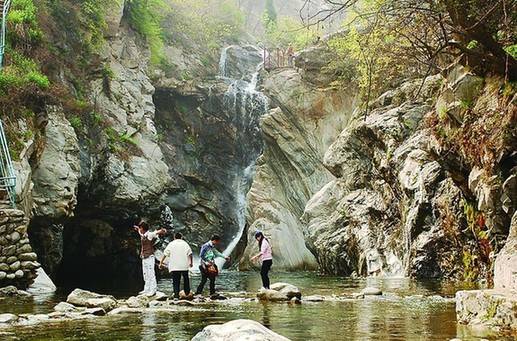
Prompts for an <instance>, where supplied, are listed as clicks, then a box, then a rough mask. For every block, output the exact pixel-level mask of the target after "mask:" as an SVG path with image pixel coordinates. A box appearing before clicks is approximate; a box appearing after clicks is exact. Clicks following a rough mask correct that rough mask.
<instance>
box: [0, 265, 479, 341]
mask: <svg viewBox="0 0 517 341" xmlns="http://www.w3.org/2000/svg"><path fill="white" fill-rule="evenodd" d="M272 280H273V282H278V281H284V282H288V283H291V284H294V285H296V286H298V287H299V288H301V290H302V292H303V294H304V295H316V294H317V295H325V296H331V295H334V294H335V295H341V294H343V293H349V294H350V293H354V292H358V291H360V290H361V289H362V288H364V287H365V286H377V287H379V288H381V289H382V290H383V292H384V294H383V296H378V297H366V298H365V299H359V300H347V301H339V302H336V301H326V302H317V303H316V302H314V303H310V302H305V303H302V304H300V305H297V304H289V303H257V302H245V303H238V304H236V303H228V302H227V303H225V302H224V301H221V302H220V303H214V304H212V305H203V306H197V307H178V310H177V311H172V312H167V313H164V312H159V313H158V312H148V313H143V314H127V315H124V314H122V315H115V316H107V317H100V318H95V319H91V320H78V321H77V320H76V321H69V322H61V323H53V324H50V323H44V324H40V325H38V326H34V327H17V328H16V330H11V329H4V330H0V338H1V339H3V340H149V341H151V340H190V339H191V338H192V337H193V336H194V335H196V333H197V332H199V331H200V330H201V329H203V328H204V327H205V326H207V325H209V324H215V323H224V322H228V321H230V320H234V319H240V318H246V319H253V320H256V321H258V322H260V323H262V324H264V325H266V326H267V327H269V328H270V329H272V330H273V331H275V332H277V333H280V334H281V335H284V336H286V337H288V338H290V339H291V340H293V341H295V340H387V339H389V340H449V339H451V338H454V337H462V338H464V339H476V338H473V336H472V335H471V334H470V331H469V329H468V328H467V327H463V326H461V325H458V324H457V323H456V314H455V304H454V300H453V297H454V293H455V291H456V290H459V289H461V287H459V286H458V285H457V284H454V285H449V284H444V283H440V282H431V281H427V282H417V281H414V280H411V279H407V278H389V279H388V278H385V279H379V278H368V279H350V278H340V277H333V276H321V275H318V274H316V273H309V272H298V273H277V272H275V273H273V274H272ZM198 282H199V277H198V276H196V275H194V277H193V278H192V284H193V285H197V283H198ZM159 287H160V290H162V291H164V292H166V293H167V294H170V293H171V292H172V285H171V282H170V280H169V279H162V280H161V281H160V282H159ZM259 287H260V278H259V275H258V274H257V273H255V272H237V271H225V272H223V273H222V274H221V276H220V277H219V278H218V290H219V291H221V292H223V293H224V292H242V291H246V292H249V293H253V292H255V291H256V290H258V288H259ZM112 294H113V293H112ZM132 294H134V293H129V292H120V293H114V295H115V296H116V297H117V298H126V297H128V296H130V295H132ZM65 297H66V292H61V293H56V294H52V295H48V294H47V295H43V294H40V295H36V296H35V297H34V299H31V300H29V301H21V300H19V299H18V300H9V299H8V300H4V301H0V311H2V312H14V313H47V312H50V311H52V307H53V306H54V305H55V304H56V303H57V302H59V301H61V300H64V299H65ZM471 337H472V338H471Z"/></svg>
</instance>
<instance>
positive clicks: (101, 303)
mask: <svg viewBox="0 0 517 341" xmlns="http://www.w3.org/2000/svg"><path fill="white" fill-rule="evenodd" d="M66 302H67V303H70V304H73V305H76V306H79V307H87V308H102V309H104V310H105V311H110V310H112V309H114V308H116V307H117V300H115V298H114V297H113V296H109V295H101V294H97V293H94V292H91V291H87V290H82V289H75V290H74V291H72V292H71V293H70V295H68V297H67V299H66Z"/></svg>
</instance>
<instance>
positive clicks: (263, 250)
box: [251, 231, 273, 289]
mask: <svg viewBox="0 0 517 341" xmlns="http://www.w3.org/2000/svg"><path fill="white" fill-rule="evenodd" d="M255 239H256V240H257V242H258V248H259V251H260V253H259V254H257V255H255V256H253V257H251V261H252V262H254V261H255V260H257V259H259V258H260V259H261V260H262V267H261V268H260V276H261V277H262V286H263V287H264V288H265V289H269V284H270V282H269V270H271V266H272V265H273V251H272V249H271V244H270V243H269V240H267V238H266V237H264V234H263V233H262V232H260V231H257V232H255Z"/></svg>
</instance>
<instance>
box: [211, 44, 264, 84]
mask: <svg viewBox="0 0 517 341" xmlns="http://www.w3.org/2000/svg"><path fill="white" fill-rule="evenodd" d="M262 59H263V57H262V52H261V51H260V50H259V49H258V48H256V47H255V46H251V45H246V46H238V45H230V46H228V47H226V48H224V50H223V52H222V54H221V61H220V65H219V71H220V73H221V75H222V76H225V77H229V78H233V79H241V78H249V77H250V76H251V75H252V74H253V73H255V72H257V66H258V65H259V64H260V63H261V62H262Z"/></svg>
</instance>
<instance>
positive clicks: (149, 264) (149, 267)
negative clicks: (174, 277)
mask: <svg viewBox="0 0 517 341" xmlns="http://www.w3.org/2000/svg"><path fill="white" fill-rule="evenodd" d="M134 228H135V231H137V232H138V234H139V235H140V242H141V244H142V246H141V250H140V258H142V272H143V275H144V283H145V284H144V290H142V291H141V292H140V293H139V294H140V295H147V296H154V295H155V294H156V290H157V289H158V286H157V284H156V274H155V273H154V266H155V263H156V260H155V258H154V243H155V241H156V238H158V236H160V235H164V234H165V233H167V230H165V229H163V228H162V229H160V230H156V231H149V225H148V224H147V223H146V222H145V221H142V220H140V221H139V222H138V224H137V225H135V226H134Z"/></svg>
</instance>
